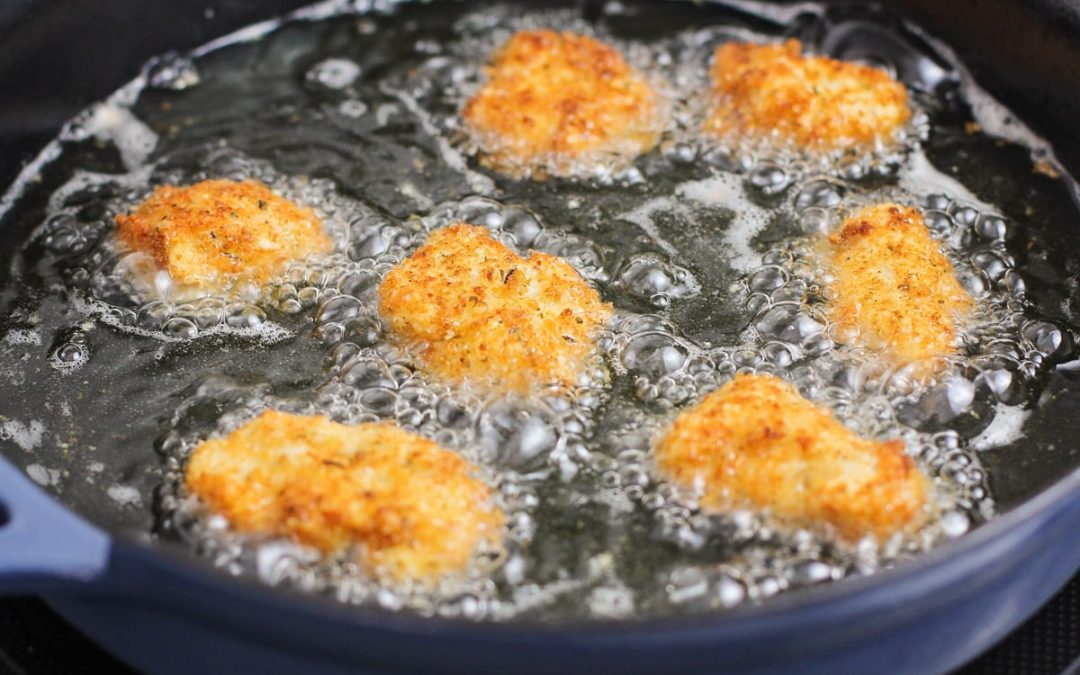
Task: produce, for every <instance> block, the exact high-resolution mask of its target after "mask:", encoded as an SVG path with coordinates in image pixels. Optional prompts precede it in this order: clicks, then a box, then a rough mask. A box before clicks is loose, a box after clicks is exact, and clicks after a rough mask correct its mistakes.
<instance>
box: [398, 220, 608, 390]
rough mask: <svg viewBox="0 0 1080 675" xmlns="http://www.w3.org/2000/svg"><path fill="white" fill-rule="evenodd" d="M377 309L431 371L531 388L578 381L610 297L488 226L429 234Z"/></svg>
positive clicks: (565, 266)
mask: <svg viewBox="0 0 1080 675" xmlns="http://www.w3.org/2000/svg"><path fill="white" fill-rule="evenodd" d="M379 311H380V313H381V314H382V316H383V318H384V319H385V320H386V322H387V323H388V324H389V326H390V329H391V330H392V331H393V332H394V333H395V334H397V335H398V336H399V337H400V338H402V339H403V340H405V341H407V342H413V343H419V345H420V356H421V358H422V359H423V362H424V364H425V365H426V366H427V368H429V369H430V370H432V371H433V372H435V373H437V374H439V375H441V376H443V377H445V378H447V379H450V380H452V381H456V382H466V381H469V382H476V383H480V384H482V385H485V386H492V387H493V388H495V389H504V390H511V391H518V392H525V391H527V390H529V389H532V388H533V387H535V386H537V385H543V384H551V383H560V384H564V385H572V384H574V383H576V382H577V380H578V378H579V376H580V375H581V373H582V370H583V368H584V365H585V361H586V359H587V358H588V356H589V355H590V354H591V353H592V352H593V350H594V349H595V347H594V344H593V336H594V334H595V332H596V331H597V329H599V328H600V327H601V326H603V325H604V324H605V323H606V322H607V320H608V318H609V317H610V316H611V305H609V304H607V303H604V302H602V301H601V300H600V296H599V294H598V293H597V292H596V291H595V290H594V289H593V288H592V287H591V286H589V284H588V283H587V282H586V281H585V280H584V279H582V278H581V276H580V275H579V274H578V273H577V271H576V270H575V269H574V268H573V267H571V266H570V264H569V263H567V262H566V261H564V260H562V259H560V258H557V257H555V256H552V255H548V254H546V253H539V252H536V251H533V252H531V253H530V255H529V256H528V257H527V258H522V257H521V256H519V255H518V254H517V253H515V252H514V251H512V250H510V249H509V248H507V247H506V246H504V245H503V244H501V243H500V242H498V241H496V240H495V239H493V238H492V237H491V234H490V233H489V232H488V231H487V230H486V229H484V228H482V227H477V226H475V225H467V224H464V223H458V224H456V225H451V226H449V227H446V228H443V229H441V230H438V231H436V232H434V233H432V234H431V236H430V237H428V240H427V242H425V243H424V245H423V246H421V247H420V248H419V249H418V250H417V251H416V252H415V253H413V254H412V256H410V257H409V258H407V259H406V260H405V261H403V262H402V263H401V264H400V265H398V266H397V267H395V268H394V269H392V270H391V271H390V273H389V274H387V275H386V279H385V280H384V281H383V283H382V285H381V286H380V287H379Z"/></svg>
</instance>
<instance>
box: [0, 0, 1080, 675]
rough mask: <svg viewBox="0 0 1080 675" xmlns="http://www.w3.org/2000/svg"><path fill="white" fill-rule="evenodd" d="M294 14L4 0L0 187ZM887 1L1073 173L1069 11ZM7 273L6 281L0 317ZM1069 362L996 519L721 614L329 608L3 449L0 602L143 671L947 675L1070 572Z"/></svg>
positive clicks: (1078, 51)
mask: <svg viewBox="0 0 1080 675" xmlns="http://www.w3.org/2000/svg"><path fill="white" fill-rule="evenodd" d="M298 4H300V3H298V2H295V1H294V0H267V1H264V2H260V3H257V4H256V3H246V2H238V1H237V0H216V1H211V2H208V3H189V2H184V1H182V0H175V1H168V2H155V3H145V2H138V1H137V0H101V1H99V2H95V3H85V2H74V1H71V0H49V1H48V2H46V1H44V0H8V1H7V2H5V3H3V5H0V91H3V92H4V96H3V98H2V100H0V139H2V147H3V149H4V151H3V152H2V153H0V184H7V183H8V182H10V180H12V179H13V178H14V177H15V175H16V174H17V173H18V171H19V170H20V167H21V164H22V163H23V162H24V161H26V160H27V159H29V158H30V157H31V156H32V155H33V154H35V153H36V152H37V151H38V150H39V149H40V147H42V146H43V145H44V143H45V142H46V141H47V140H48V139H49V138H51V137H52V136H54V135H55V133H56V132H57V130H58V128H59V126H60V125H61V124H62V123H63V122H64V121H65V120H66V119H68V118H70V117H71V116H72V115H73V114H74V113H76V112H77V111H78V110H79V109H81V108H82V107H84V106H85V105H87V104H88V103H90V102H92V101H94V100H97V99H100V98H102V97H103V96H105V95H106V94H108V93H109V92H110V91H112V90H114V89H115V88H116V87H118V86H119V85H120V84H122V83H124V82H126V81H128V80H129V79H131V77H133V76H134V75H135V74H136V73H137V72H138V69H139V67H140V65H141V64H142V63H143V62H144V61H145V60H146V59H147V58H149V57H150V56H152V55H154V54H157V53H161V52H164V51H167V50H170V49H185V48H191V47H194V46H196V45H199V44H202V43H204V42H206V41H208V40H209V39H211V38H213V37H216V36H218V35H221V34H224V33H227V32H229V31H231V30H234V29H236V28H239V27H241V26H243V25H246V24H249V23H253V22H255V21H258V20H261V19H264V18H268V17H270V16H274V15H277V14H280V13H281V12H283V11H286V10H288V9H291V8H292V7H293V6H295V5H298ZM888 4H889V9H890V10H895V11H896V12H897V13H899V14H901V15H904V16H907V17H910V18H911V19H913V20H915V21H917V22H918V23H920V24H921V25H922V26H924V27H925V28H927V29H928V30H929V31H930V32H931V33H933V34H935V35H936V36H938V37H940V38H942V39H943V40H944V41H945V42H946V43H948V44H950V45H952V46H953V47H954V48H955V49H956V50H957V52H958V53H959V55H960V56H961V58H962V59H963V60H964V61H965V62H966V63H967V64H969V65H970V66H971V68H972V69H973V71H974V73H975V75H976V76H977V78H978V79H979V80H980V81H981V82H982V83H983V84H984V85H985V86H986V87H987V88H988V89H989V90H990V91H991V92H992V93H994V94H995V95H997V96H998V97H1000V98H1001V99H1002V100H1003V101H1004V102H1005V103H1006V104H1007V105H1008V106H1010V107H1011V108H1012V109H1013V110H1016V111H1017V112H1019V113H1020V114H1021V115H1022V116H1023V117H1024V118H1025V120H1026V121H1027V122H1029V123H1030V124H1031V126H1032V127H1034V128H1035V129H1036V130H1037V131H1038V132H1040V133H1041V134H1042V135H1044V136H1045V137H1047V138H1050V139H1051V140H1052V141H1053V143H1054V148H1055V152H1056V155H1057V157H1058V159H1059V160H1060V161H1061V163H1062V164H1063V166H1064V167H1066V168H1072V169H1074V170H1077V169H1080V136H1078V135H1076V134H1075V132H1074V121H1075V119H1077V114H1078V113H1080V6H1077V5H1075V4H1073V3H1068V2H1064V1H1061V2H1054V1H1050V0H1040V1H1038V2H1032V1H1028V0H982V1H979V0H968V1H966V2H961V1H958V2H951V3H940V2H932V1H930V0H897V1H896V2H891V3H888ZM1071 198H1072V195H1070V194H1069V193H1068V190H1066V189H1065V188H1062V190H1061V194H1060V195H1059V196H1058V199H1059V202H1060V203H1057V204H1051V205H1048V206H1046V211H1045V214H1043V217H1041V218H1040V219H1039V220H1040V224H1039V225H1038V226H1037V227H1038V228H1039V236H1041V237H1043V238H1044V240H1045V241H1046V242H1048V244H1049V245H1048V246H1047V248H1048V250H1050V252H1051V253H1050V261H1051V263H1052V264H1054V265H1059V266H1064V265H1065V264H1066V262H1067V261H1068V260H1069V259H1074V258H1076V257H1077V256H1080V226H1078V224H1077V223H1076V222H1075V220H1070V217H1069V214H1070V213H1073V212H1072V211H1071V209H1073V208H1075V207H1074V205H1072V204H1071V203H1070V199H1071ZM1005 206H1006V207H1007V206H1008V205H1005ZM24 225H26V224H14V225H13V224H10V223H5V224H4V227H2V228H0V242H2V243H0V251H4V252H8V251H12V250H14V249H15V247H16V246H17V242H19V241H21V240H22V239H23V238H24V237H25V236H26V231H27V228H26V227H24ZM1061 268H1062V269H1064V267H1061ZM10 274H11V273H10V270H9V269H7V267H6V266H5V268H4V269H2V270H0V288H2V289H3V291H2V293H0V302H2V303H5V305H6V303H8V302H10V298H11V296H12V295H13V294H12V293H11V289H10V283H11V280H10ZM0 309H3V308H0ZM1070 357H1071V355H1070ZM1069 365H1070V364H1063V365H1062V366H1059V367H1057V368H1055V369H1053V372H1052V373H1051V374H1050V376H1049V378H1048V381H1047V382H1046V385H1045V391H1044V392H1043V401H1042V404H1041V405H1040V407H1039V408H1038V409H1036V410H1035V411H1034V412H1033V413H1032V415H1031V417H1030V419H1029V421H1028V422H1027V425H1026V428H1027V429H1029V433H1028V435H1027V436H1026V438H1025V439H1023V440H1021V441H1019V442H1018V443H1016V444H1013V445H1012V446H1009V447H1006V448H1003V449H1001V450H1000V452H997V453H996V454H990V455H987V457H986V458H985V462H986V464H987V465H988V470H989V474H990V477H991V484H992V487H993V488H994V492H995V495H996V496H997V500H998V504H999V507H1000V509H1001V510H1002V511H1003V512H1004V513H1003V514H1002V515H1001V516H1000V517H998V518H996V519H994V520H991V521H990V522H989V523H987V524H986V525H984V526H982V527H980V528H978V529H976V530H974V531H973V532H971V533H970V534H968V535H966V536H964V537H961V538H960V539H958V540H956V541H953V542H949V543H947V544H945V545H942V546H940V547H939V548H937V549H935V550H933V551H931V552H929V553H928V554H925V555H923V556H921V557H919V558H917V559H916V560H914V561H911V562H908V563H905V564H902V565H899V566H898V567H896V568H894V569H889V570H886V571H883V572H881V573H879V574H877V575H874V576H871V577H865V578H858V579H852V580H847V581H844V582H842V583H837V584H831V585H826V586H824V587H817V588H813V589H809V590H805V591H801V592H799V593H792V594H788V595H782V596H780V597H777V598H773V599H772V600H770V601H768V602H766V603H764V604H762V605H759V606H746V607H741V608H738V609H736V610H733V611H730V612H727V613H722V614H710V615H698V616H687V617H683V618H667V619H656V620H653V619H650V620H641V621H629V622H623V623H615V622H613V623H605V622H591V623H587V624H584V623H582V624H557V625H556V624H542V623H530V622H513V623H506V624H486V623H484V624H477V623H470V622H461V621H454V620H442V619H424V618H419V617H415V616H411V615H403V614H393V613H388V612H383V611H378V610H374V609H365V608H349V607H344V606H340V605H337V604H335V603H332V602H329V601H324V600H321V599H319V598H312V597H307V596H303V595H300V594H296V593H292V592H288V591H281V590H270V589H268V588H265V587H262V586H259V585H257V584H255V583H253V582H249V581H246V580H244V579H234V578H229V577H226V576H225V575H222V574H220V573H217V572H215V571H213V570H211V569H209V566H208V565H206V564H203V563H200V562H198V561H195V560H192V558H191V557H190V556H182V555H178V554H176V553H175V552H173V551H171V550H169V549H167V548H163V547H161V546H158V545H155V544H154V543H152V542H149V541H147V540H145V538H143V537H139V536H133V535H131V534H130V533H127V532H124V531H123V528H118V527H111V526H109V524H108V523H105V524H102V523H98V522H95V523H91V522H89V521H88V520H85V519H84V518H83V517H81V516H80V515H78V514H77V513H76V512H75V510H74V509H72V508H69V506H65V505H62V504H61V503H59V502H58V501H56V500H55V499H54V498H53V497H51V496H49V495H47V494H46V493H45V492H43V491H42V490H40V489H39V488H38V487H37V486H36V485H34V484H33V483H31V482H30V481H29V480H28V479H27V477H26V474H25V472H24V470H23V469H22V468H20V467H18V466H17V465H16V463H14V462H12V461H9V460H6V459H4V458H2V457H0V592H3V593H35V594H40V595H42V596H44V597H45V598H46V599H47V601H48V602H49V603H50V604H51V605H52V606H54V607H55V608H56V609H57V611H59V612H60V613H61V614H62V615H64V616H65V617H66V618H67V619H68V620H70V621H71V622H72V623H74V624H75V625H76V626H78V627H79V628H80V629H82V630H83V631H84V632H85V633H86V634H88V635H89V636H90V637H91V638H92V639H94V640H96V641H97V642H99V643H100V644H101V645H102V646H104V647H105V648H107V649H109V650H111V651H112V652H113V653H115V654H116V655H117V656H119V657H121V658H123V659H125V660H126V661H128V662H130V663H131V664H132V665H134V666H136V667H138V668H140V669H143V670H146V671H148V672H155V673H191V672H207V673H209V672H230V673H235V672H264V673H278V672H281V673H285V672H306V673H345V672H353V673H355V672H367V673H385V672H470V673H496V672H499V673H501V672H507V671H510V670H513V671H515V672H537V673H565V672H598V671H601V670H604V671H615V672H623V673H650V672H671V671H680V672H731V671H738V672H749V673H777V672H837V673H846V672H850V673H877V672H892V673H937V672H945V671H948V670H950V669H953V668H955V667H957V666H959V665H961V664H962V663H964V662H966V661H967V660H969V659H971V658H972V657H973V656H975V655H976V654H978V653H979V652H981V651H983V650H985V649H986V648H988V647H989V646H990V645H991V644H993V643H994V642H995V641H997V640H999V639H1000V638H1001V637H1003V636H1004V635H1005V634H1006V633H1008V632H1009V631H1011V630H1012V629H1013V628H1015V627H1016V626H1017V625H1018V624H1019V623H1020V622H1022V621H1023V620H1024V619H1025V618H1027V617H1028V616H1030V615H1031V614H1032V613H1033V612H1034V611H1035V610H1036V609H1038V607H1039V606H1040V605H1042V604H1043V603H1044V602H1045V601H1046V600H1047V599H1048V598H1049V597H1050V596H1051V595H1052V594H1053V593H1055V592H1056V591H1057V590H1058V589H1059V588H1060V587H1061V586H1062V585H1063V584H1064V583H1065V582H1066V581H1067V580H1068V579H1069V578H1070V577H1071V576H1072V575H1073V574H1074V573H1075V572H1076V571H1077V569H1078V567H1080V468H1078V467H1080V442H1078V441H1077V438H1076V433H1075V423H1074V422H1073V420H1074V419H1075V418H1076V417H1077V415H1078V413H1080V375H1078V374H1077V371H1075V370H1073V369H1071V368H1070V367H1068V366H1069ZM103 419H104V418H103ZM6 450H7V449H5V452H6ZM50 452H54V453H59V452H60V450H59V449H50V448H42V449H39V453H40V454H41V456H43V457H48V453H50ZM8 455H9V457H11V458H14V457H15V455H14V453H8Z"/></svg>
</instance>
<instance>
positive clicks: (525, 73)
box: [463, 30, 662, 175]
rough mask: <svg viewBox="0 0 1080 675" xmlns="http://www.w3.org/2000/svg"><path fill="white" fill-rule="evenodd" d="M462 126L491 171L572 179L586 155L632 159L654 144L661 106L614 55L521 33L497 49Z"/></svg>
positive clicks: (584, 43)
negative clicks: (576, 165) (536, 172)
mask: <svg viewBox="0 0 1080 675" xmlns="http://www.w3.org/2000/svg"><path fill="white" fill-rule="evenodd" d="M463 116H464V119H465V123H466V125H467V126H468V127H469V129H470V130H471V131H472V133H473V135H474V136H475V137H476V139H477V140H478V142H479V144H480V146H481V149H482V150H483V152H484V156H485V158H484V161H485V162H486V163H488V164H489V165H490V166H492V167H493V168H495V169H497V170H500V171H504V172H506V173H510V174H513V175H521V174H527V173H529V170H530V167H533V168H535V166H536V165H541V168H543V169H544V170H546V171H547V172H549V173H553V174H555V175H567V174H569V173H572V172H573V171H572V160H573V159H574V158H577V157H579V156H582V155H584V154H586V153H603V154H610V155H614V156H621V157H622V158H623V159H625V160H629V159H633V158H634V157H636V156H637V155H639V154H642V153H644V152H648V151H649V150H650V149H651V148H653V147H654V146H655V145H656V143H657V141H658V140H659V134H660V128H659V127H660V123H659V122H660V120H659V118H660V117H661V116H662V115H661V114H660V98H659V97H658V95H657V94H656V92H655V91H654V90H653V89H652V87H651V86H649V84H648V82H646V81H645V79H644V78H643V77H642V76H641V75H640V74H639V73H637V72H636V71H635V70H634V69H632V68H631V67H630V66H629V65H627V63H626V61H625V60H623V57H622V55H621V54H619V52H618V51H616V50H615V49H614V48H612V47H610V46H608V45H606V44H604V43H603V42H600V41H598V40H595V39H593V38H590V37H585V36H583V35H575V34H573V33H556V32H554V31H550V30H535V31H522V32H519V33H516V34H514V36H513V37H511V38H510V40H509V41H507V42H506V44H504V45H503V46H502V47H501V48H499V49H498V50H497V51H496V52H495V54H494V55H493V57H492V59H491V65H490V66H489V67H488V68H487V82H486V84H485V85H484V87H483V88H482V89H481V90H480V91H479V93H477V94H476V95H475V96H474V97H473V98H472V99H470V100H469V102H468V103H467V104H466V105H465V109H464V111H463Z"/></svg>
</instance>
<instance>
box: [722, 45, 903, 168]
mask: <svg viewBox="0 0 1080 675" xmlns="http://www.w3.org/2000/svg"><path fill="white" fill-rule="evenodd" d="M801 50H802V45H801V43H800V42H799V41H798V40H787V41H786V42H784V43H782V44H768V45H758V44H752V43H747V42H729V43H726V44H724V45H721V46H720V47H719V48H717V50H716V55H715V58H714V60H713V66H712V83H713V85H712V86H713V92H712V93H713V110H712V113H711V115H710V116H709V118H708V120H706V122H705V131H706V132H707V133H710V134H713V135H717V136H722V137H732V136H750V137H754V138H775V139H777V140H779V141H781V142H786V143H792V144H794V145H796V146H798V147H799V148H802V149H806V150H819V151H830V150H837V149H851V148H859V147H866V146H872V145H873V144H874V143H875V142H877V141H888V140H889V139H890V138H892V136H893V134H894V132H896V130H897V129H899V128H900V127H902V126H903V125H904V124H905V123H907V121H908V119H910V118H911V110H910V108H909V107H908V101H907V89H905V88H904V85H903V84H902V83H901V82H897V81H896V80H894V79H892V78H891V77H890V76H889V74H888V73H886V72H885V71H883V70H880V69H878V68H873V67H870V66H865V65H861V64H857V63H850V62H845V61H837V60H836V59H830V58H827V57H824V56H802V55H801Z"/></svg>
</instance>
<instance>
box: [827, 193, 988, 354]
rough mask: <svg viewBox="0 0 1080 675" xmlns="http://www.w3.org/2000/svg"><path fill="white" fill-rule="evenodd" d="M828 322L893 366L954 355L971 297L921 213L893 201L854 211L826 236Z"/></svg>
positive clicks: (969, 308) (970, 303) (969, 307)
mask: <svg viewBox="0 0 1080 675" xmlns="http://www.w3.org/2000/svg"><path fill="white" fill-rule="evenodd" d="M829 244H830V245H831V246H830V253H831V255H830V260H831V276H832V278H833V279H832V283H831V284H830V286H831V291H832V301H831V313H832V319H833V321H836V322H840V323H848V324H854V325H855V326H857V327H858V328H859V331H860V334H861V336H862V339H863V341H864V342H865V343H866V344H867V345H868V346H870V347H872V348H877V349H885V350H886V351H888V352H889V353H890V354H891V355H892V357H894V358H895V359H896V360H898V361H899V362H901V363H923V364H928V363H929V362H930V361H932V360H933V359H934V358H936V357H942V356H948V355H949V354H953V353H954V352H955V351H956V346H957V345H956V336H957V324H958V322H960V321H962V320H963V319H964V317H965V316H966V315H967V314H968V312H969V311H970V310H971V306H972V299H971V296H970V295H969V294H968V293H967V291H965V290H964V288H963V287H962V286H960V283H959V282H958V281H957V280H956V277H955V275H954V274H953V267H952V265H951V264H950V263H949V261H948V259H947V258H946V257H945V256H944V255H943V254H942V252H941V248H940V246H938V243H937V242H936V241H934V239H933V238H932V237H931V236H930V232H929V230H927V229H926V224H925V223H924V222H923V217H922V214H920V213H919V212H918V211H917V210H915V209H913V208H908V207H904V206H898V205H896V204H879V205H876V206H870V207H867V208H864V209H862V210H861V211H859V212H858V213H856V214H855V215H853V216H851V217H850V218H848V219H847V220H845V221H844V223H843V225H842V226H841V227H840V229H839V230H838V231H837V232H834V233H833V234H832V235H830V236H829Z"/></svg>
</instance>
